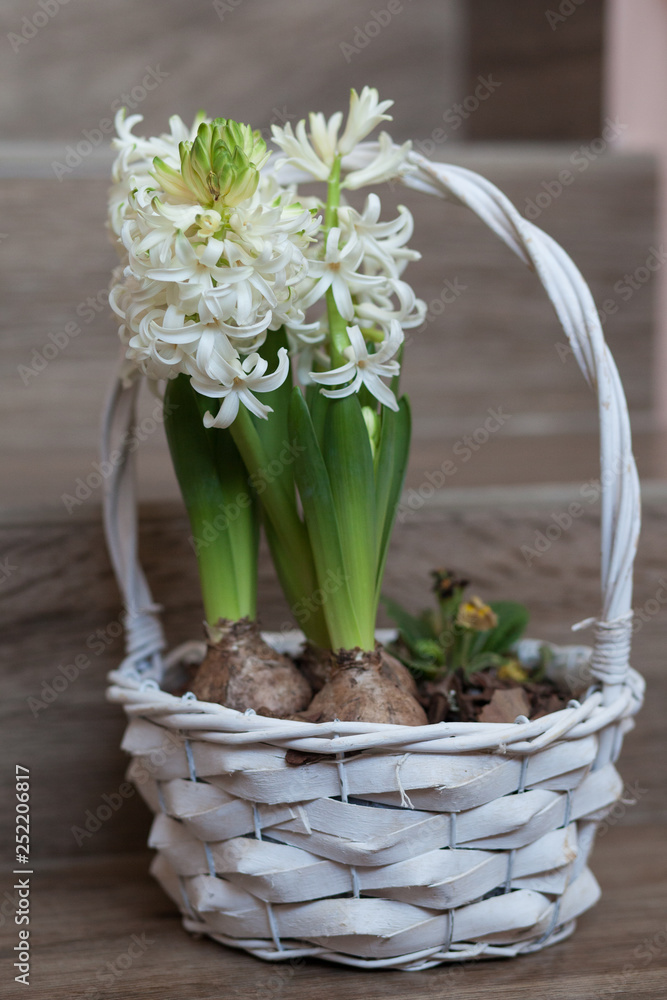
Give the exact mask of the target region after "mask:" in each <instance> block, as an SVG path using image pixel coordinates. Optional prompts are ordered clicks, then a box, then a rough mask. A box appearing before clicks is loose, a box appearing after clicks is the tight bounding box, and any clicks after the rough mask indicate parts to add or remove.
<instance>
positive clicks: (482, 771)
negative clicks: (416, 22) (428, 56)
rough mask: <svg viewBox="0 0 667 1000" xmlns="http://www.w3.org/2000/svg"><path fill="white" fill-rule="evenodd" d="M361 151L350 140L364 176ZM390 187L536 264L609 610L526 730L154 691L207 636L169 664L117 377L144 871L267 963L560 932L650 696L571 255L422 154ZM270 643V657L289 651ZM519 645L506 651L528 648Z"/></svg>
mask: <svg viewBox="0 0 667 1000" xmlns="http://www.w3.org/2000/svg"><path fill="white" fill-rule="evenodd" d="M374 149H375V144H372V143H368V144H366V145H365V147H364V149H363V150H362V151H361V152H360V153H359V155H358V159H359V165H360V166H361V165H363V163H364V159H365V158H367V157H368V156H369V154H372V153H373V151H374ZM403 181H404V183H405V184H406V185H407V186H409V187H412V188H416V189H418V190H421V191H425V192H427V193H431V194H436V195H440V196H444V197H447V198H449V199H450V200H454V201H456V202H458V203H460V204H463V205H467V206H468V207H469V208H471V209H472V210H473V211H474V212H475V213H476V214H477V215H478V216H479V217H480V218H481V219H482V220H483V221H484V222H486V224H487V225H488V226H489V227H490V228H491V229H492V230H494V232H495V233H496V234H497V235H498V236H500V238H501V239H502V240H504V241H505V243H506V244H508V246H510V247H511V249H512V250H514V251H515V253H516V254H517V255H518V256H519V257H520V258H521V259H522V260H523V261H524V263H526V264H527V265H528V266H529V267H531V268H533V269H534V270H535V271H536V273H537V275H538V277H539V278H540V281H541V282H542V284H543V286H544V288H545V290H546V291H547V293H548V295H549V297H550V299H551V301H552V303H553V305H554V307H555V309H556V312H557V314H558V317H559V319H560V321H561V323H562V326H563V328H564V330H565V333H566V334H567V336H568V338H569V341H570V344H571V346H572V349H573V351H574V355H575V357H576V359H577V361H578V363H579V366H580V368H581V370H582V372H583V374H584V377H585V378H586V380H587V381H588V383H589V385H590V386H591V387H592V388H593V389H595V390H596V391H597V393H598V397H599V414H600V425H601V482H602V486H603V494H602V515H601V534H602V610H601V614H600V618H599V620H596V621H595V622H592V621H591V622H590V623H591V624H594V625H595V640H594V646H593V649H592V650H588V651H587V652H586V650H585V648H583V647H570V648H569V649H565V650H556V651H555V660H554V665H555V667H556V668H557V669H559V670H560V671H561V673H563V672H564V673H565V674H567V673H568V671H572V670H575V671H578V672H579V676H580V671H581V667H582V659H583V660H584V661H585V665H586V670H588V671H589V674H590V687H589V689H588V691H587V694H586V697H585V698H584V700H583V701H582V702H581V703H579V702H576V701H572V702H570V704H569V705H568V707H567V708H566V709H564V710H562V711H559V712H555V713H552V714H551V715H548V716H545V717H543V718H540V719H538V720H536V721H534V722H529V721H528V720H527V719H525V718H523V717H520V718H519V719H518V720H517V721H516V722H515V723H513V724H511V725H501V724H484V723H440V724H438V725H430V726H423V727H416V728H411V727H398V726H389V725H379V724H365V723H345V722H335V723H321V724H310V723H305V722H286V721H281V720H276V719H267V718H262V717H260V716H257V715H255V714H253V713H252V712H250V713H246V714H241V713H239V712H236V711H233V710H231V709H227V708H224V707H222V706H220V705H213V704H208V703H204V702H199V701H197V700H196V699H195V698H194V696H192V695H185V696H184V697H183V698H178V697H175V696H173V695H171V694H168V693H166V692H165V691H162V690H161V689H160V687H159V684H160V682H161V681H162V679H163V676H164V671H165V670H166V669H169V668H170V667H171V666H173V665H174V664H175V663H177V662H178V661H182V660H187V659H188V658H190V659H195V660H196V659H197V658H198V657H201V655H202V653H203V646H202V644H200V643H189V644H186V645H185V646H183V647H180V648H179V649H177V650H174V651H173V652H172V653H171V654H169V655H168V656H166V657H164V658H163V656H162V652H163V650H164V648H165V642H164V638H163V633H162V629H161V627H160V624H159V620H158V617H157V612H158V610H159V609H157V608H156V607H155V606H154V605H153V603H152V600H151V596H150V591H149V588H148V586H147V583H146V580H145V577H144V576H143V574H142V572H141V569H140V567H139V565H138V562H137V524H136V505H135V495H134V478H133V449H132V447H131V446H130V443H129V442H130V441H131V435H128V433H127V432H128V429H131V427H132V425H133V421H134V410H135V402H136V394H137V384H135V385H134V386H132V387H130V388H127V387H125V388H124V387H123V386H122V385H121V384H120V383H118V384H117V385H116V386H115V387H114V390H113V392H112V395H111V397H110V402H109V406H108V409H107V413H106V419H105V426H104V435H103V439H104V440H103V457H104V458H105V459H106V460H107V461H108V460H110V459H111V458H112V455H113V453H114V451H115V452H116V456H115V457H116V461H111V464H112V466H113V468H114V472H113V475H112V476H111V477H110V479H109V481H108V483H107V495H106V503H105V528H106V532H107V539H108V543H109V549H110V553H111V558H112V561H113V564H114V569H115V571H116V575H117V577H118V581H119V584H120V587H121V590H122V593H123V596H124V599H125V607H126V615H127V636H128V646H127V657H126V659H125V660H124V662H123V663H122V665H121V666H120V668H119V669H118V670H117V671H115V672H114V673H112V674H111V675H110V682H111V686H110V688H109V692H108V695H109V698H110V699H111V700H112V701H115V702H119V703H121V704H123V705H124V707H125V711H126V713H127V715H128V717H129V719H130V723H129V726H128V729H127V732H126V735H125V740H124V743H123V746H124V749H125V750H127V751H128V752H129V753H130V754H132V758H133V760H132V763H131V765H130V771H129V773H130V776H131V778H132V780H133V781H134V782H135V784H136V785H137V787H138V789H139V790H140V791H141V793H142V795H143V796H144V798H145V799H146V801H147V802H148V804H149V805H150V807H151V808H152V809H153V810H154V812H155V813H156V817H155V822H154V825H153V829H152V832H151V837H150V844H151V846H152V847H154V848H155V849H156V850H157V856H156V858H155V860H154V863H153V866H152V871H153V874H154V875H155V876H156V878H157V879H158V880H159V881H160V883H161V885H162V886H163V887H164V889H165V891H166V892H167V893H168V894H169V895H170V896H171V897H172V898H173V899H174V901H175V903H176V905H177V906H178V907H179V908H180V909H181V911H182V913H183V922H184V926H185V927H186V928H187V929H188V930H190V931H192V932H195V933H204V934H208V935H209V936H210V937H212V938H215V939H216V940H217V941H220V942H222V943H224V944H227V945H231V946H233V947H237V948H243V949H245V950H247V951H249V952H251V953H252V954H254V955H256V956H258V957H260V958H264V959H269V960H289V959H293V958H296V957H302V956H309V955H312V956H317V957H319V958H326V959H329V960H330V961H334V962H340V963H344V964H348V965H355V966H359V967H363V968H387V967H394V968H399V969H406V970H417V969H425V968H429V967H431V966H433V965H437V964H439V963H441V962H447V961H461V960H463V959H467V958H473V957H474V958H478V957H481V956H491V957H492V956H500V955H506V956H509V955H517V954H520V953H524V952H529V951H535V950H537V949H539V948H542V947H544V946H545V945H546V944H551V943H554V942H556V941H559V940H561V939H562V938H564V937H565V936H567V935H568V934H569V933H570V932H571V931H572V929H573V927H574V921H575V918H576V917H577V916H578V915H579V914H580V913H582V912H583V911H584V910H586V909H587V908H588V907H590V906H591V905H592V904H593V903H594V902H595V901H596V900H597V898H598V895H599V889H598V886H597V883H596V881H595V879H594V877H593V875H592V874H591V872H590V870H589V869H588V867H587V861H588V855H589V852H590V849H591V845H592V842H593V838H594V834H595V828H596V825H597V823H598V822H599V821H600V819H602V818H603V817H604V816H605V814H606V813H607V812H608V811H609V809H611V807H612V806H613V805H614V803H615V802H616V801H617V799H618V798H619V796H620V794H621V789H622V782H621V780H620V778H619V776H618V774H617V772H616V770H615V768H614V762H615V760H616V758H617V756H618V753H619V750H620V746H621V742H622V737H623V734H624V733H625V732H626V731H627V730H628V729H629V728H631V727H632V725H633V718H632V717H633V715H634V714H635V713H636V712H637V710H638V709H639V707H640V705H641V700H642V695H643V682H642V679H641V677H640V676H639V675H638V674H637V673H636V672H635V671H634V670H632V669H631V668H630V666H629V662H628V657H629V649H630V635H631V594H632V564H633V559H634V553H635V549H636V544H637V537H638V532H639V488H638V481H637V474H636V468H635V463H634V459H633V456H632V450H631V442H630V428H629V421H628V414H627V408H626V404H625V399H624V396H623V391H622V388H621V385H620V381H619V377H618V372H617V370H616V367H615V365H614V362H613V359H612V358H611V355H610V353H609V350H608V348H607V346H606V344H605V342H604V338H603V335H602V330H601V327H600V323H599V320H598V314H597V311H596V309H595V305H594V303H593V300H592V297H591V294H590V292H589V290H588V288H587V286H586V284H585V282H584V281H583V279H582V277H581V275H580V273H579V271H578V270H577V269H576V267H575V266H574V264H573V263H572V261H571V260H570V259H569V257H568V256H567V254H565V252H564V251H563V250H562V249H561V248H560V247H559V246H558V245H557V244H556V243H554V241H553V240H552V239H550V237H548V236H547V235H546V234H545V233H543V232H542V231H541V230H539V229H537V228H536V227H535V226H534V225H532V224H531V223H530V222H527V221H526V220H525V219H523V218H522V217H521V216H520V215H519V213H518V212H517V211H516V210H515V209H514V208H513V207H512V205H511V204H510V203H509V202H508V201H507V199H506V198H505V197H504V196H503V195H502V194H501V193H500V192H499V191H498V190H497V188H495V187H494V186H493V185H492V184H490V183H489V182H488V181H486V180H484V179H483V178H481V177H479V176H478V175H476V174H474V173H472V172H471V171H469V170H465V169H462V168H460V167H454V166H446V165H440V164H435V163H431V162H430V161H428V160H426V159H424V158H423V157H421V156H419V155H417V154H413V155H412V158H411V163H410V167H409V169H408V170H406V172H405V175H404V177H403ZM118 454H120V455H121V459H120V461H119V460H118ZM268 638H269V640H270V641H273V642H274V643H275V644H276V646H278V647H279V648H282V649H289V648H291V646H292V645H293V644H294V643H295V642H298V640H299V637H298V635H296V634H295V635H290V636H268ZM582 650H583V654H582ZM531 651H534V647H531V643H530V642H524V643H523V644H522V645H521V649H520V654H521V655H522V656H523V657H524V658H525V657H528V658H529V657H530V655H531ZM588 654H590V655H588ZM290 750H292V751H301V752H302V753H303V754H305V755H308V756H307V757H306V758H305V760H304V759H303V758H299V755H298V754H297V755H294V754H292V755H288V751H290ZM286 755H287V759H286ZM294 759H296V760H299V759H301V760H303V762H302V763H301V764H300V765H299V764H293V763H291V761H292V760H294Z"/></svg>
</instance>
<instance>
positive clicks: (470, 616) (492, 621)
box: [456, 597, 498, 632]
mask: <svg viewBox="0 0 667 1000" xmlns="http://www.w3.org/2000/svg"><path fill="white" fill-rule="evenodd" d="M456 624H457V625H462V626H463V627H464V628H469V629H472V630H473V631H474V632H488V630H489V629H490V628H495V627H496V625H497V624H498V617H497V615H496V614H495V613H494V612H493V611H492V610H491V608H490V607H489V605H488V604H485V603H484V601H482V600H481V599H480V598H479V597H471V598H469V600H467V601H464V602H463V603H462V604H461V606H460V607H459V610H458V614H457V616H456Z"/></svg>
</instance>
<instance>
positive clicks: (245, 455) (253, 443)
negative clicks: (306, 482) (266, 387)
mask: <svg viewBox="0 0 667 1000" xmlns="http://www.w3.org/2000/svg"><path fill="white" fill-rule="evenodd" d="M230 431H231V434H232V438H233V439H234V443H235V444H236V447H237V448H238V450H239V452H240V453H241V457H242V459H243V462H244V464H245V467H246V469H247V470H248V473H249V474H250V479H251V482H254V483H257V484H260V483H261V497H260V499H261V502H262V507H263V510H264V513H265V515H266V518H267V519H268V521H269V522H270V525H271V529H270V542H271V549H272V551H273V553H274V557H275V556H277V559H274V561H275V562H276V565H277V568H278V570H279V575H280V580H281V584H282V586H283V587H284V589H285V591H286V595H287V599H288V601H289V603H290V605H291V607H292V608H293V609H295V608H297V607H299V606H302V605H305V606H307V607H310V605H311V604H312V596H313V594H314V593H315V592H316V591H317V589H318V582H317V575H316V573H315V564H314V562H313V554H312V551H311V547H310V542H309V539H308V533H307V531H306V527H305V525H304V523H303V521H301V519H300V517H299V514H298V511H297V508H296V502H295V499H294V498H293V497H292V496H290V494H289V493H288V492H287V489H286V487H285V484H284V480H282V479H281V478H280V477H275V478H274V477H272V476H269V475H268V474H267V470H268V467H269V461H270V459H269V456H268V455H267V454H266V451H265V449H264V446H263V445H262V441H261V439H260V436H259V434H258V432H257V428H256V427H255V425H254V423H253V421H252V418H251V416H250V413H249V412H248V410H247V409H246V408H245V407H244V406H241V407H239V412H238V414H237V416H236V419H235V420H234V422H233V424H232V425H231V427H230ZM303 627H304V631H305V633H306V635H307V636H308V638H309V639H310V640H311V642H314V643H316V644H317V645H318V646H322V647H324V648H326V647H329V645H330V641H329V633H328V630H327V627H326V623H325V619H324V615H323V613H322V609H321V608H317V609H316V610H314V611H313V612H312V613H311V614H310V616H309V618H308V620H307V621H306V622H304V623H303Z"/></svg>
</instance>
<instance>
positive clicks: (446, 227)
mask: <svg viewBox="0 0 667 1000" xmlns="http://www.w3.org/2000/svg"><path fill="white" fill-rule="evenodd" d="M0 16H1V18H2V23H1V28H2V30H1V32H0V44H1V45H2V47H3V56H2V60H1V61H0V119H1V123H2V129H1V133H0V220H1V221H0V268H1V275H0V282H1V285H0V292H1V294H2V303H3V308H2V312H1V313H0V327H1V337H2V345H3V350H4V356H5V365H4V368H3V374H2V385H1V390H2V391H1V392H0V407H1V408H2V415H3V422H2V428H3V429H2V431H1V432H0V433H1V437H0V446H1V447H2V451H3V455H4V470H5V476H4V477H3V485H2V494H1V495H0V502H2V503H3V504H4V505H5V506H6V507H16V506H22V505H24V504H28V503H29V504H41V505H47V506H51V507H54V508H56V509H59V510H60V511H61V512H62V510H63V509H65V508H64V507H63V500H62V497H63V494H65V493H70V494H71V492H72V490H73V488H74V486H75V485H76V484H77V482H78V481H79V479H80V478H81V479H83V480H84V481H85V480H86V478H87V476H88V475H89V473H90V471H91V469H93V468H94V461H95V458H96V448H97V433H98V415H99V409H100V405H101V401H102V398H103V395H104V392H105V391H106V386H107V384H108V382H109V379H110V377H111V375H112V370H113V366H114V360H115V358H116V356H117V337H116V330H115V322H114V319H113V317H112V316H111V314H110V311H109V309H108V307H107V306H106V304H105V303H106V289H107V286H108V281H109V272H110V269H111V267H112V266H113V265H114V262H115V254H114V250H113V248H112V246H111V245H110V243H109V241H108V239H107V236H106V234H105V231H104V219H105V197H106V187H107V178H108V172H109V166H110V163H111V159H112V157H111V152H110V149H109V139H110V134H111V119H112V117H113V111H114V110H115V109H116V108H117V107H118V106H119V105H120V104H126V105H127V106H128V107H129V109H130V110H131V111H132V112H136V113H138V114H141V115H143V116H144V122H143V123H142V125H140V126H139V132H144V131H145V132H146V133H154V132H158V131H161V130H162V129H164V128H165V127H166V124H167V119H168V116H169V115H170V114H172V113H174V112H177V113H179V114H181V115H182V116H183V117H184V118H186V119H189V118H191V116H192V115H194V113H195V112H196V111H197V109H198V108H200V107H203V108H205V109H206V110H207V111H208V112H209V113H210V114H212V115H217V114H222V115H228V116H231V117H235V118H238V119H241V120H244V121H249V122H251V123H252V124H253V125H255V126H257V127H260V128H262V129H265V130H267V135H268V129H269V126H270V124H271V123H272V122H273V121H277V122H285V121H291V122H293V123H295V122H296V121H297V120H298V119H299V118H300V117H302V116H303V115H305V114H306V113H307V112H308V111H309V110H311V109H316V110H320V109H321V110H323V111H325V112H326V113H328V114H330V113H332V112H333V111H334V110H336V109H337V108H341V107H345V105H346V102H347V95H348V91H349V88H350V87H351V86H355V87H357V88H360V87H361V86H363V85H364V84H365V83H369V84H372V85H375V86H377V87H378V88H379V90H380V93H381V95H382V96H383V97H391V98H393V99H394V100H395V102H396V103H395V107H394V109H393V113H394V122H393V123H392V125H391V128H390V130H391V132H392V134H393V135H394V137H395V138H396V139H397V140H403V139H406V138H412V139H413V140H415V143H416V146H417V148H418V149H420V150H421V151H422V152H424V153H425V154H426V155H429V156H432V157H433V158H435V159H438V160H447V159H451V160H452V161H453V162H456V163H460V164H463V165H467V166H470V167H472V168H473V169H477V170H479V171H480V172H481V173H483V174H485V175H486V176H488V177H489V178H490V179H492V180H494V181H495V182H497V183H498V184H499V185H500V186H501V187H502V188H503V189H504V190H505V191H506V192H507V193H508V194H509V196H510V197H511V198H512V199H513V200H514V202H515V203H516V204H517V205H518V207H519V209H520V210H521V211H522V212H524V214H526V215H527V216H528V217H529V218H531V219H532V220H533V221H536V222H537V224H538V225H540V226H543V227H544V228H545V229H546V230H547V231H548V232H550V233H551V234H552V235H553V236H555V237H556V238H557V239H558V240H560V241H561V242H562V243H563V244H564V246H565V248H566V249H567V250H568V251H569V252H570V253H571V254H572V255H573V256H574V259H575V261H576V262H577V263H578V264H579V266H580V267H581V269H582V270H583V272H584V275H585V277H586V278H587V279H588V280H589V281H590V283H591V286H592V289H593V292H594V295H595V297H596V300H597V302H598V303H599V304H600V307H601V308H602V309H603V320H604V327H605V331H606V334H607V336H608V338H609V341H610V344H611V346H612V348H613V350H614V353H615V355H616V357H617V360H618V363H619V366H620V369H621V373H622V375H623V377H624V380H625V384H626V389H627V392H628V397H629V401H630V404H631V408H632V410H633V417H634V425H635V432H636V437H637V451H638V456H639V461H640V467H641V470H642V472H643V473H644V475H645V476H649V477H653V476H655V475H656V474H658V473H659V472H660V448H659V445H658V444H656V441H657V438H656V435H655V431H654V420H653V416H652V398H651V389H650V381H651V380H650V372H651V364H652V351H653V348H652V340H651V330H652V319H651V308H652V296H653V291H654V288H653V286H654V284H655V281H654V277H653V272H652V271H650V272H649V270H648V269H647V267H646V262H647V260H648V259H649V258H650V257H651V254H652V252H653V249H655V246H654V244H655V240H656V232H655V204H656V202H655V198H656V194H655V166H654V161H653V158H652V157H651V155H649V154H648V153H644V152H643V151H642V150H641V149H640V150H632V151H628V152H625V153H622V154H621V153H614V152H613V148H614V142H615V140H616V139H617V138H618V136H619V135H622V136H623V138H627V130H628V125H627V123H625V122H622V121H620V120H619V121H617V122H616V123H615V124H614V120H613V119H612V118H610V117H609V116H608V114H607V113H606V111H605V108H604V99H603V56H604V44H605V41H604V40H605V16H606V5H605V4H604V2H603V0H585V2H581V0H580V2H577V0H557V2H555V0H554V2H553V3H552V4H551V6H546V7H545V5H544V3H536V2H533V0H501V2H497V0H495V2H494V0H469V2H463V0H376V2H368V0H363V2H359V0H319V2H318V3H312V2H308V0H281V2H279V3H269V2H268V0H214V2H212V0H194V2H190V3H188V4H184V3H182V2H177V0H161V2H158V0H143V2H141V3H139V2H137V0H134V2H132V0H116V2H114V3H111V2H104V0H86V2H83V0H67V2H63V0H34V2H33V0H5V2H4V4H3V7H2V12H1V15H0ZM563 172H565V173H567V175H568V177H569V178H571V179H569V180H568V182H567V183H563V182H562V179H561V180H559V177H560V178H562V177H563ZM386 197H387V210H388V211H389V210H390V205H391V203H392V201H393V202H395V201H396V200H397V199H398V198H400V197H401V194H400V192H398V193H396V192H391V191H390V192H388V193H387V196H386ZM405 197H406V200H407V201H408V203H409V205H410V207H411V209H412V210H413V212H414V215H415V218H416V223H417V230H416V233H415V237H414V239H413V245H414V246H416V247H419V248H420V249H421V250H422V251H423V254H424V259H423V260H422V261H420V262H419V263H418V264H416V265H413V267H412V270H411V272H410V276H411V278H410V280H412V282H413V283H414V285H415V287H416V288H417V291H418V293H419V294H420V295H421V296H422V297H423V298H424V299H425V300H426V302H427V303H428V305H429V313H428V317H427V323H426V324H425V327H424V329H423V330H422V331H421V332H420V333H419V335H418V336H415V339H414V343H413V345H412V346H411V349H410V352H409V353H408V357H407V362H406V366H405V372H406V380H407V381H406V385H407V388H408V389H409V391H411V393H412V396H413V399H414V407H415V447H414V452H413V461H412V466H411V470H410V482H411V483H413V484H417V485H418V484H419V483H420V482H421V481H422V480H423V477H424V471H425V470H428V469H431V468H436V467H438V466H440V465H441V464H442V462H443V461H444V459H445V458H446V457H448V456H449V455H451V452H452V450H453V448H454V447H455V445H456V443H457V442H458V441H459V440H460V439H461V437H462V435H465V434H469V433H470V432H471V431H474V430H475V428H477V427H478V426H480V425H482V424H483V422H484V420H485V419H486V417H487V415H488V413H487V411H488V408H489V407H491V408H494V407H495V408H497V407H504V408H505V411H506V412H507V413H510V414H512V417H511V419H508V420H507V421H505V422H504V424H503V426H502V427H501V429H500V430H499V431H498V432H497V434H494V435H493V437H492V439H491V440H490V441H489V442H488V444H487V445H485V447H484V448H483V449H481V450H480V451H479V454H476V455H475V459H474V461H471V462H469V463H466V464H465V465H463V464H461V463H459V465H458V466H457V475H456V479H455V480H453V481H452V482H451V483H449V484H448V485H450V486H453V487H469V486H479V485H510V484H515V483H517V484H527V483H549V482H575V481H581V480H584V479H586V478H588V477H590V476H594V475H595V473H596V466H597V458H596V452H597V437H596V416H595V404H594V400H593V397H592V395H591V393H590V392H589V391H588V389H587V388H586V386H585V385H584V384H583V381H582V379H581V377H580V375H579V372H578V370H577V369H576V366H575V364H574V362H573V360H572V357H571V355H569V354H568V352H567V350H564V338H563V336H562V334H561V333H560V332H559V329H558V326H557V324H556V322H555V319H554V317H553V315H552V312H551V309H550V306H549V305H548V303H547V302H546V301H545V300H544V297H543V294H542V293H541V292H540V290H539V288H538V287H537V283H536V282H535V280H534V277H533V276H532V275H531V274H529V273H528V272H524V270H523V269H522V266H521V265H520V264H519V263H518V262H517V261H516V260H514V259H513V258H512V256H511V254H510V253H509V251H507V250H506V249H505V248H504V247H503V246H501V245H500V244H498V243H497V241H496V240H495V239H494V237H493V236H492V235H491V234H489V233H488V232H486V231H484V229H483V228H482V227H481V225H480V224H479V223H477V222H476V221H475V220H474V219H472V218H470V217H468V215H467V214H466V213H465V212H464V211H462V210H461V209H458V208H456V207H455V206H451V205H444V204H437V203H435V202H434V201H433V200H432V199H426V198H422V197H421V196H418V195H414V194H411V193H410V194H406V195H405ZM635 273H636V274H637V275H638V277H633V276H634V275H635ZM645 275H648V277H646V278H645ZM452 287H453V288H455V289H456V290H457V291H456V294H453V293H452V292H451V288H452ZM448 289H449V290H448ZM144 406H145V409H146V412H147V413H148V414H150V413H151V412H152V410H153V409H154V408H155V403H154V401H152V400H151V399H150V398H149V397H147V398H146V400H145V403H144ZM140 466H141V470H142V471H141V482H142V495H143V496H144V497H150V498H155V497H159V498H163V497H165V496H170V497H171V496H176V487H175V483H174V480H173V476H172V474H171V470H170V467H169V463H168V459H167V456H166V451H165V447H164V442H163V436H162V429H161V427H159V426H158V427H157V429H156V430H155V432H154V433H151V434H150V435H148V437H147V440H146V442H145V443H144V444H143V445H142V455H141V461H140ZM95 498H96V499H99V496H98V495H95Z"/></svg>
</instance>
